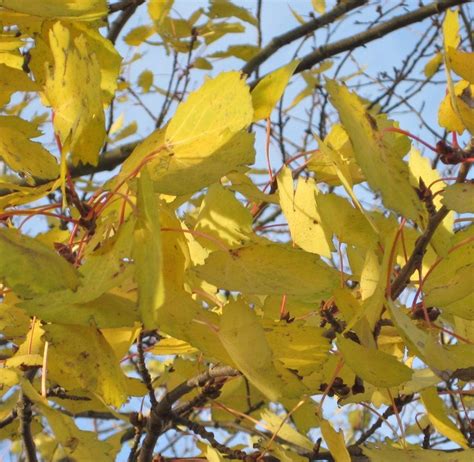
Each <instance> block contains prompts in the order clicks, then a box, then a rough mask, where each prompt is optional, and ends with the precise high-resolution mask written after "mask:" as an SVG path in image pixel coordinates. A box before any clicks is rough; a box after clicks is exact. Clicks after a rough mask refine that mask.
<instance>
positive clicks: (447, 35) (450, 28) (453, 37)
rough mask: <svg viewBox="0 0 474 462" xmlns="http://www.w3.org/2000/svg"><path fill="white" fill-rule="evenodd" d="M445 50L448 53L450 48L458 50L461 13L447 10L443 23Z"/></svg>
mask: <svg viewBox="0 0 474 462" xmlns="http://www.w3.org/2000/svg"><path fill="white" fill-rule="evenodd" d="M443 37H444V48H445V50H446V52H447V51H448V49H449V48H450V47H452V48H457V46H458V45H459V42H460V37H459V11H458V10H457V9H456V10H454V11H453V10H447V11H446V16H445V18H444V21H443Z"/></svg>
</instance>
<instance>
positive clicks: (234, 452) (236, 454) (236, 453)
mask: <svg viewBox="0 0 474 462" xmlns="http://www.w3.org/2000/svg"><path fill="white" fill-rule="evenodd" d="M173 420H174V422H175V424H176V425H184V426H185V427H187V428H189V430H191V431H192V432H193V433H195V434H196V435H198V436H200V437H201V438H203V439H205V440H207V441H208V442H209V444H210V445H211V446H212V447H213V448H214V449H217V450H218V451H219V452H220V453H221V454H225V455H226V456H228V457H229V458H230V459H233V460H234V459H236V460H249V459H247V457H251V458H253V457H255V459H256V458H257V457H258V456H259V455H260V453H254V454H247V453H245V452H244V451H241V450H240V449H231V448H229V447H227V446H226V445H225V444H222V443H219V441H217V440H216V438H215V436H214V433H212V432H210V431H209V430H207V429H206V428H205V427H204V426H203V425H201V424H199V423H197V422H192V421H191V420H188V419H185V418H183V417H179V416H175V417H174V419H173ZM250 460H252V459H250Z"/></svg>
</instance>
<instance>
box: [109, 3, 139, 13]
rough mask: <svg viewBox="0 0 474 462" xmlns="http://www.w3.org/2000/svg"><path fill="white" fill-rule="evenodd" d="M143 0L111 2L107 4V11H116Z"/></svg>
mask: <svg viewBox="0 0 474 462" xmlns="http://www.w3.org/2000/svg"><path fill="white" fill-rule="evenodd" d="M142 3H143V1H140V0H121V1H120V2H116V3H112V4H110V5H109V13H116V12H117V11H122V10H125V9H127V8H128V7H129V6H133V5H136V4H138V5H140V4H142Z"/></svg>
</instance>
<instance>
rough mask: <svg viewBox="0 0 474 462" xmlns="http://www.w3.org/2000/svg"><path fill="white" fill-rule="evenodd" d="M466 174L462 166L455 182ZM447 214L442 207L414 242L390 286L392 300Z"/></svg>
mask: <svg viewBox="0 0 474 462" xmlns="http://www.w3.org/2000/svg"><path fill="white" fill-rule="evenodd" d="M468 172H469V164H462V165H461V168H460V170H459V174H458V176H457V182H458V183H462V182H463V181H464V180H465V179H466V177H467V174H468ZM448 213H449V210H448V209H447V208H446V207H445V206H444V205H443V206H442V207H441V208H440V209H439V210H438V211H437V212H436V213H435V214H434V215H432V216H431V217H430V219H429V221H428V225H427V226H426V229H425V231H424V233H423V234H422V235H421V236H420V237H419V238H418V240H417V241H416V245H415V248H414V250H413V253H412V254H411V256H410V258H409V259H408V262H407V263H406V265H405V266H404V267H403V268H402V269H401V270H400V273H398V276H397V278H396V279H395V281H394V282H393V284H392V286H391V297H392V299H393V300H395V299H396V298H398V296H399V295H400V294H401V293H402V292H403V290H404V289H405V287H406V286H407V284H408V283H409V281H410V277H411V275H412V274H413V273H414V272H415V271H416V269H417V268H419V266H420V264H421V262H422V260H423V256H424V255H425V252H426V249H427V247H428V244H429V243H430V241H431V238H432V237H433V235H434V233H435V231H436V229H437V228H438V226H439V224H440V223H441V222H442V221H443V220H444V218H445V217H446V215H447V214H448Z"/></svg>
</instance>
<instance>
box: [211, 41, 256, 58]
mask: <svg viewBox="0 0 474 462" xmlns="http://www.w3.org/2000/svg"><path fill="white" fill-rule="evenodd" d="M259 50H260V48H259V47H258V46H256V45H230V46H229V47H228V48H227V50H225V51H216V52H215V53H212V54H211V55H208V57H209V58H230V57H231V56H232V57H234V58H239V59H242V60H244V61H248V60H250V59H251V58H253V57H254V56H255V55H256V54H257V53H258V52H259Z"/></svg>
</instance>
